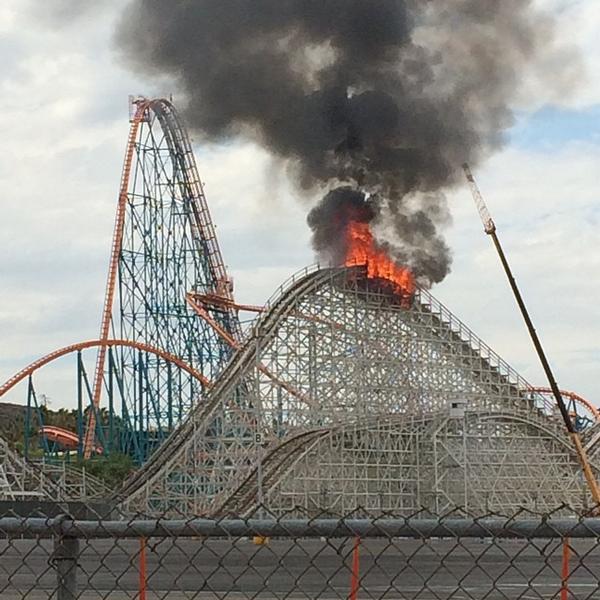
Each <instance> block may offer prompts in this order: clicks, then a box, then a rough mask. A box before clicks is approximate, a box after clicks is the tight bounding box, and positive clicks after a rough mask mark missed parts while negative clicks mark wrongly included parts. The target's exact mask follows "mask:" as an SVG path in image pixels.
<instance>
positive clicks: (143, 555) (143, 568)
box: [138, 537, 146, 600]
mask: <svg viewBox="0 0 600 600" xmlns="http://www.w3.org/2000/svg"><path fill="white" fill-rule="evenodd" d="M138 598H139V600H146V538H145V537H141V538H140V593H139V596H138Z"/></svg>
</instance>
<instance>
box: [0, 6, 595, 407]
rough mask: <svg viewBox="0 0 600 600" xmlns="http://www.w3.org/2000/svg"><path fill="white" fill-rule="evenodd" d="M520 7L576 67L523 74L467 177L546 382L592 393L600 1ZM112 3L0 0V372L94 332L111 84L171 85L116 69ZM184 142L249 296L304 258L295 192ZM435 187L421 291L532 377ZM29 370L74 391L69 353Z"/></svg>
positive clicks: (482, 253) (250, 154) (464, 232)
mask: <svg viewBox="0 0 600 600" xmlns="http://www.w3.org/2000/svg"><path fill="white" fill-rule="evenodd" d="M537 3H538V4H539V5H540V6H541V7H543V8H545V9H547V10H548V11H551V12H553V13H555V15H556V19H557V24H558V35H559V37H560V39H561V40H562V41H564V43H565V44H568V45H572V46H575V47H577V49H578V50H579V55H580V58H581V65H575V66H576V67H577V71H578V72H580V75H579V76H578V78H577V80H576V81H574V82H573V84H572V85H571V86H570V88H569V89H568V90H565V91H564V93H563V94H562V95H561V96H560V97H556V94H554V93H550V91H548V90H546V89H545V88H544V86H543V85H540V84H539V82H536V81H525V82H524V92H523V94H522V95H521V96H520V98H519V101H518V105H516V106H515V107H514V110H515V125H514V127H513V128H512V129H511V130H510V131H509V132H508V135H507V143H506V145H505V147H504V148H503V149H502V150H501V151H499V152H498V153H496V154H495V155H494V156H493V157H491V158H490V159H489V160H487V162H486V163H485V164H484V165H482V166H481V167H479V168H478V169H477V172H476V177H477V179H478V182H479V185H480V187H481V189H482V191H483V194H484V196H485V198H486V200H487V202H488V205H489V208H490V210H491V212H492V214H493V216H494V218H495V220H496V223H497V225H498V230H499V235H500V237H501V240H502V242H503V244H504V247H505V250H506V253H507V255H508V257H509V260H510V261H511V263H512V266H513V269H514V272H515V276H516V278H517V281H518V283H519V285H520V286H521V289H522V292H523V294H524V297H525V299H526V302H527V304H528V306H529V308H530V312H531V315H532V317H533V319H534V322H535V323H536V326H537V329H538V332H539V334H540V336H541V338H542V342H543V343H544V345H545V347H546V350H547V353H548V355H549V358H550V361H551V363H552V366H553V367H554V369H555V374H556V378H557V380H558V382H559V385H560V386H561V387H562V388H564V389H568V390H572V391H575V392H577V393H579V394H581V395H582V396H584V397H586V398H588V399H589V400H590V401H591V402H592V403H593V404H596V405H600V380H599V378H598V367H599V365H600V276H599V274H600V244H599V242H600V236H599V226H600V120H599V117H600V51H599V50H600V48H599V43H598V35H597V32H598V31H600V3H599V2H598V1H597V0H538V2H537ZM122 5H123V2H120V1H117V0H102V1H98V2H94V3H91V2H90V3H81V2H73V1H72V0H50V1H45V0H2V2H1V3H0V60H1V64H2V65H3V68H2V70H1V71H0V109H1V110H0V202H1V205H2V212H1V213H0V381H4V380H6V379H8V378H9V377H10V376H11V375H13V374H14V373H15V372H17V371H18V370H19V369H21V368H22V367H23V366H25V365H26V364H28V363H30V362H32V361H33V360H35V359H36V358H38V357H40V356H42V355H44V354H46V353H48V352H50V351H52V350H54V349H56V348H59V347H62V346H65V345H68V344H71V343H74V342H77V341H83V340H87V339H95V338H97V337H98V332H99V327H100V317H101V309H102V303H103V298H104V284H105V280H106V272H107V266H108V258H109V250H110V241H111V237H112V228H113V219H114V213H115V208H116V201H117V191H118V185H119V179H120V173H121V166H122V160H123V153H124V150H125V143H126V139H127V132H128V126H129V123H128V104H127V102H128V95H129V94H143V95H146V96H155V95H170V94H173V95H174V102H175V104H177V100H178V98H177V92H176V90H174V89H173V87H172V85H173V84H172V82H169V81H165V80H156V79H150V78H147V77H142V76H140V75H139V74H137V73H135V72H132V71H131V70H130V69H129V68H128V67H127V65H125V64H124V61H123V60H122V57H121V56H120V55H119V52H118V51H117V50H116V49H115V46H114V44H113V40H112V36H113V31H114V26H115V21H116V19H117V18H118V15H119V13H120V9H121V7H122ZM194 150H195V154H196V158H197V162H198V168H199V170H200V173H201V177H202V180H203V181H204V182H205V191H206V194H207V198H208V202H209V205H210V210H211V212H212V216H213V220H214V222H215V224H216V227H217V234H218V237H219V242H220V244H221V249H222V252H223V254H224V257H225V261H226V263H227V266H228V268H229V271H230V273H231V274H232V275H233V278H234V281H235V294H236V297H237V299H238V300H239V301H241V302H248V303H260V302H263V301H264V300H266V299H267V298H268V297H269V296H270V295H271V294H272V293H273V291H274V290H275V289H276V288H277V287H278V286H279V285H280V284H281V283H282V282H283V281H284V280H285V279H286V278H287V277H289V276H290V275H291V274H293V273H294V272H296V271H298V270H299V269H301V268H302V267H304V266H305V265H308V264H311V263H313V262H314V260H315V258H314V255H313V252H312V250H311V248H310V242H309V237H310V236H309V230H308V227H307V226H306V222H305V215H306V213H307V211H308V209H309V207H310V204H309V201H308V200H307V199H305V198H303V199H300V198H298V197H296V194H295V193H294V191H293V189H292V186H291V185H290V184H289V182H288V180H287V178H286V175H285V173H282V172H281V171H279V170H278V168H277V167H276V166H275V165H274V163H273V162H272V161H271V159H270V157H269V156H268V155H267V154H266V153H265V152H264V151H263V150H261V149H260V148H258V147H256V146H254V145H252V144H249V143H242V142H231V143H228V144H227V145H211V146H200V145H197V144H194ZM449 197H450V208H451V211H452V216H453V224H452V225H451V226H450V227H449V228H448V230H447V232H446V236H447V240H448V241H449V243H450V245H451V247H452V249H453V255H454V262H453V268H452V273H451V274H450V275H449V276H448V277H447V278H446V280H445V281H444V282H442V283H441V284H439V285H437V286H435V287H434V289H433V290H432V292H433V294H434V296H436V297H437V298H438V299H439V300H440V301H441V302H442V303H443V304H445V305H446V306H447V307H448V308H449V309H450V310H451V311H452V312H453V313H454V314H456V315H457V316H458V317H459V318H460V319H461V320H462V321H463V322H464V323H466V324H467V325H468V326H469V327H470V328H471V329H472V330H473V331H474V332H475V333H476V334H477V335H479V336H480V337H481V338H482V339H483V340H484V341H486V342H487V343H488V344H489V345H490V346H491V347H492V348H493V349H494V350H495V351H496V352H498V353H499V354H500V355H501V356H502V357H503V358H504V359H505V360H506V361H507V362H508V363H509V364H511V365H512V366H514V367H515V368H516V369H517V370H518V371H519V372H520V373H521V374H522V375H523V376H524V377H525V378H526V379H527V380H529V381H530V382H531V383H533V384H537V385H544V383H545V381H544V377H543V373H542V370H541V368H540V366H539V363H538V360H537V358H536V356H535V354H534V352H533V349H532V345H531V343H530V341H529V339H528V337H527V334H526V330H525V328H524V325H523V323H522V321H521V319H520V316H519V314H518V311H517V308H516V305H515V302H514V299H513V297H512V295H511V294H510V290H509V287H508V284H507V281H506V279H505V277H504V275H503V273H502V270H501V267H500V264H499V261H498V258H497V255H496V254H495V252H494V250H493V247H492V245H491V241H490V240H489V239H488V238H487V237H486V236H485V234H484V233H483V231H482V228H481V223H480V221H479V218H478V215H477V213H476V210H475V208H474V205H473V202H472V199H471V196H470V193H469V191H468V189H467V187H466V186H463V187H459V188H457V189H456V190H453V191H451V193H450V195H449ZM265 206H268V207H276V208H277V210H268V211H266V210H265ZM265 215H267V216H265ZM88 363H89V368H90V369H92V367H93V358H89V359H88ZM37 381H38V383H37V385H36V387H37V389H38V393H44V394H46V395H47V396H48V397H49V398H50V405H51V407H52V408H59V407H61V406H73V405H74V401H75V400H74V398H75V396H74V390H73V388H74V370H73V368H72V365H71V364H70V363H68V362H63V363H60V364H57V365H55V366H53V367H52V368H50V367H47V368H46V369H45V370H44V372H43V373H40V376H39V378H38V379H37ZM25 394H26V391H25V389H24V385H21V386H19V387H18V388H16V389H15V392H13V393H11V394H9V395H7V396H5V397H4V398H3V400H8V401H12V402H19V403H23V402H24V401H25V399H26V395H25Z"/></svg>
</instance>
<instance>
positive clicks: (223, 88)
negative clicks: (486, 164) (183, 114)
mask: <svg viewBox="0 0 600 600" xmlns="http://www.w3.org/2000/svg"><path fill="white" fill-rule="evenodd" d="M550 35H551V24H549V22H548V20H547V19H546V18H543V17H542V15H540V14H539V13H538V12H537V11H536V10H535V9H534V8H533V7H532V3H531V2H530V1H529V0H502V1H500V0H227V1H224V0H195V1H189V0H172V1H169V2H163V1H161V0H134V1H133V2H132V3H131V5H130V7H129V9H128V10H127V13H126V15H125V17H124V19H123V21H122V25H121V27H120V31H119V34H118V39H119V43H120V45H121V47H122V48H124V50H125V52H126V55H127V56H128V57H129V59H130V60H131V59H133V61H135V63H137V65H138V66H141V67H142V68H143V69H145V70H146V71H149V72H151V73H156V74H159V75H163V74H168V75H171V76H175V77H176V79H177V81H178V82H179V84H180V86H181V89H182V91H183V92H184V93H185V95H186V97H187V99H188V106H187V119H188V122H190V124H191V125H192V127H193V128H194V129H195V130H197V131H200V132H202V133H203V134H204V135H205V136H206V137H208V138H210V139H213V140H215V139H223V138H228V137H232V136H238V135H241V136H246V137H249V138H252V139H254V140H258V141H259V142H260V143H261V144H263V145H264V146H265V147H266V148H268V149H269V150H270V152H271V153H272V154H274V155H275V156H277V157H279V158H281V159H283V160H285V161H286V163H287V164H288V166H289V167H290V168H291V170H292V171H293V173H294V175H295V177H296V178H297V181H298V184H299V186H300V187H301V188H302V189H305V190H307V191H311V192H312V191H314V190H315V189H322V190H323V191H324V193H325V196H324V198H323V199H322V201H321V202H320V204H319V205H318V206H317V207H316V208H314V209H313V210H312V211H311V213H310V215H309V217H308V222H309V224H310V226H311V227H312V229H313V232H314V238H313V239H314V245H315V248H316V250H317V251H318V252H319V253H320V254H321V255H324V256H326V257H328V258H330V259H332V260H334V261H336V260H339V257H340V256H341V255H342V254H343V252H342V250H343V248H340V244H342V245H343V243H344V235H343V233H344V232H343V227H344V223H345V222H347V221H348V215H349V214H352V215H358V216H359V217H360V218H362V219H365V220H367V221H369V222H370V223H371V227H372V229H373V231H374V232H375V234H376V236H377V238H378V240H379V241H380V244H381V245H383V246H385V248H386V249H387V251H388V252H389V253H390V254H391V255H392V256H393V257H394V258H395V259H396V260H398V261H399V262H401V263H403V264H405V265H407V266H409V267H410V268H411V269H412V270H413V271H414V273H415V275H416V276H417V277H419V278H420V279H421V281H424V282H429V283H433V282H437V281H441V280H442V279H443V278H444V276H445V275H446V274H447V273H448V272H449V269H450V263H451V257H450V251H449V249H448V247H447V245H446V243H445V242H444V240H443V237H442V235H441V233H440V229H441V228H443V225H444V224H445V223H447V222H448V220H449V216H448V210H447V206H446V200H445V197H444V195H443V190H444V189H445V188H447V187H449V186H451V185H452V184H453V183H455V182H456V178H457V176H458V169H457V167H459V166H460V165H461V164H462V163H463V162H464V161H465V160H466V161H468V162H469V163H471V164H474V165H475V164H477V162H478V161H479V160H480V159H481V158H483V157H485V156H486V155H487V154H488V153H489V152H491V151H493V150H494V149H496V148H498V147H499V146H500V145H501V143H502V132H503V131H504V130H505V129H506V128H507V127H508V126H509V125H510V124H511V122H512V115H511V110H510V104H511V102H512V100H513V99H514V96H515V91H516V89H517V87H518V83H519V80H520V78H521V77H522V70H523V68H524V67H526V66H527V65H529V64H530V63H531V62H532V60H533V58H534V57H535V55H536V52H537V49H538V48H539V47H540V46H541V45H542V44H545V43H547V42H548V40H549V38H550Z"/></svg>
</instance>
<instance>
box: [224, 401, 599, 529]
mask: <svg viewBox="0 0 600 600" xmlns="http://www.w3.org/2000/svg"><path fill="white" fill-rule="evenodd" d="M547 425H548V424H547V423H546V422H545V420H544V419H541V418H535V417H533V416H529V417H525V416H516V415H515V414H514V413H494V412H492V413H488V412H467V413H465V415H464V416H463V417H461V418H453V417H451V416H450V414H449V412H448V411H440V412H438V413H434V414H430V415H423V416H407V415H405V416H396V417H394V418H392V419H389V418H386V419H374V420H371V422H368V423H356V424H351V425H344V426H340V427H336V428H332V429H330V430H328V431H322V430H321V431H315V432H309V433H304V434H301V435H298V436H296V437H294V438H292V439H290V440H287V441H285V442H282V443H281V444H280V445H279V446H278V447H276V448H275V449H273V450H272V451H270V452H269V453H267V454H266V455H265V456H264V458H263V460H262V464H261V472H260V476H259V473H258V468H255V469H254V470H253V472H252V473H251V474H250V476H249V477H248V478H247V479H246V480H245V481H244V482H243V483H242V484H241V485H240V487H239V488H238V489H237V490H236V491H235V492H234V493H233V494H232V495H231V496H230V497H229V498H228V499H227V501H226V502H225V503H224V505H223V506H221V507H220V508H219V509H218V511H217V514H218V515H226V514H236V515H248V514H252V513H255V512H256V511H257V510H258V509H263V510H266V511H267V512H268V513H269V514H273V515H276V516H280V515H284V514H285V515H290V514H293V513H294V512H295V513H296V514H299V515H302V516H304V517H306V516H314V517H317V516H323V515H326V514H330V515H347V514H349V513H353V514H356V513H357V510H358V511H360V509H364V511H365V512H366V513H368V514H369V515H371V516H372V515H373V514H378V513H379V514H385V513H395V514H403V515H406V514H414V513H417V512H419V511H420V510H422V508H423V507H426V508H428V509H429V510H431V511H432V512H434V513H436V514H443V513H445V512H447V511H449V510H454V509H455V507H457V506H460V507H462V508H463V509H464V510H465V511H466V512H469V513H471V514H476V515H483V514H489V513H490V512H502V513H510V514H515V512H516V511H518V510H519V509H520V508H523V507H525V508H529V509H531V510H536V511H541V512H547V511H553V510H555V509H556V507H558V506H560V505H561V504H563V503H565V502H566V503H568V504H569V505H570V506H571V507H572V508H577V509H579V510H582V509H584V508H586V507H585V506H584V505H582V499H584V498H585V497H586V495H587V494H586V488H585V485H584V483H583V482H582V480H581V477H580V473H579V471H580V470H579V465H578V462H577V456H576V455H575V453H574V452H573V448H572V444H571V443H570V442H569V439H568V437H567V436H566V435H564V434H561V433H559V432H557V431H555V430H554V428H553V427H548V426H547ZM596 470H597V467H596ZM540 476H541V479H540Z"/></svg>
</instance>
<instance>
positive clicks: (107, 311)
mask: <svg viewBox="0 0 600 600" xmlns="http://www.w3.org/2000/svg"><path fill="white" fill-rule="evenodd" d="M148 106H149V103H148V102H140V103H139V104H138V105H137V108H136V111H135V114H134V116H133V119H132V121H131V128H130V131H129V139H128V141H127V149H126V151H125V162H124V165H123V173H122V175H121V185H120V188H119V200H118V203H117V215H116V218H115V229H114V233H113V241H112V246H111V251H110V262H109V267H108V279H107V282H106V295H105V298H104V308H103V310H102V322H101V325H100V340H101V341H102V342H104V341H106V340H107V339H108V336H109V330H110V323H111V317H112V307H113V301H114V297H115V287H116V285H115V284H116V281H117V272H118V267H119V256H120V254H121V245H122V241H123V225H124V223H125V211H126V208H127V199H128V194H127V190H128V187H129V176H130V173H131V164H132V159H133V152H134V150H135V141H136V138H137V134H138V129H139V127H140V123H141V122H142V120H143V119H144V115H145V114H146V111H147V110H148ZM106 348H107V346H106V345H105V344H101V345H100V347H99V349H98V356H97V358H96V369H95V372H94V384H93V388H92V389H93V398H92V403H93V406H94V410H91V411H89V415H88V423H87V427H86V431H85V438H84V442H83V456H84V458H86V459H88V458H89V457H90V456H91V454H92V447H93V444H94V435H95V431H96V410H97V409H98V407H99V406H100V396H101V395H102V379H103V377H104V364H105V361H106Z"/></svg>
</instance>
